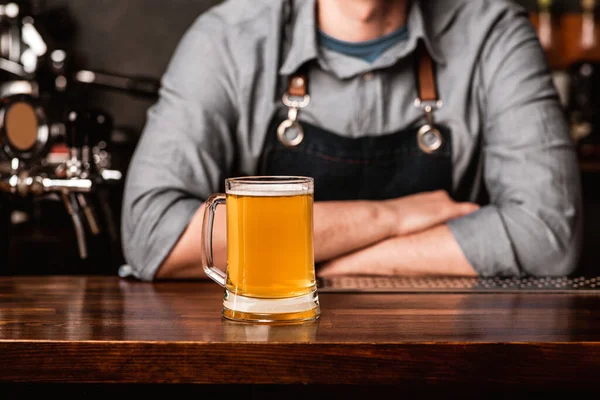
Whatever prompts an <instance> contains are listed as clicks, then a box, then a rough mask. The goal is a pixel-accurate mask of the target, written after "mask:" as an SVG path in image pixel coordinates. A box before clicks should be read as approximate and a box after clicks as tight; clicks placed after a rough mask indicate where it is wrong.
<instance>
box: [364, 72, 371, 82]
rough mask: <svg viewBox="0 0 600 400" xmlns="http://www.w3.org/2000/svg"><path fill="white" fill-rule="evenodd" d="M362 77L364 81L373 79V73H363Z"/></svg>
mask: <svg viewBox="0 0 600 400" xmlns="http://www.w3.org/2000/svg"><path fill="white" fill-rule="evenodd" d="M363 79H364V80H365V81H370V80H371V79H373V73H372V72H366V73H364V74H363Z"/></svg>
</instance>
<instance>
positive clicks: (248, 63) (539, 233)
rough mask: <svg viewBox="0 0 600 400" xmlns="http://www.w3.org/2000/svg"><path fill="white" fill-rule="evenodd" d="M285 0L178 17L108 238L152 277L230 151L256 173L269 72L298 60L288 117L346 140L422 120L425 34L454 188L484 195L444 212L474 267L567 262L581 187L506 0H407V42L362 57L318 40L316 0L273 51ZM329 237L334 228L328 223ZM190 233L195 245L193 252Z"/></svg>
mask: <svg viewBox="0 0 600 400" xmlns="http://www.w3.org/2000/svg"><path fill="white" fill-rule="evenodd" d="M283 3H284V0H227V1H225V2H224V3H222V4H220V5H218V6H216V7H214V8H212V9H211V10H209V11H207V12H206V13H204V14H202V15H201V16H200V17H199V18H198V19H197V21H196V22H195V23H194V24H193V26H191V27H190V28H189V30H188V31H187V33H186V34H185V36H184V38H183V39H182V41H181V43H180V44H179V46H178V48H177V50H176V52H175V55H174V57H173V59H172V61H171V63H170V65H169V68H168V70H167V71H166V73H165V75H164V77H163V80H162V84H163V85H162V89H161V94H160V99H159V101H158V102H157V104H156V105H154V106H153V107H152V108H151V109H150V110H149V112H148V121H147V125H146V127H145V130H144V132H143V134H142V136H141V138H140V141H139V144H138V147H137V149H136V151H135V153H134V155H133V158H132V161H131V165H130V169H129V171H128V174H127V181H126V190H125V196H124V202H123V221H122V233H123V248H124V253H125V257H126V260H127V262H128V263H129V264H130V266H131V267H132V268H133V270H134V271H135V274H136V275H137V276H138V277H139V278H140V279H143V280H152V279H153V278H154V275H155V273H156V271H157V269H158V267H159V265H160V264H161V263H162V261H163V260H164V259H165V257H166V256H167V255H168V253H169V252H170V251H171V249H172V248H173V246H174V245H175V243H176V242H177V241H178V239H179V237H180V236H181V234H182V233H183V231H184V230H185V228H186V226H187V224H188V223H189V221H190V219H191V217H192V216H193V215H194V213H195V212H196V211H197V210H198V208H199V207H200V206H201V204H202V201H203V200H204V199H206V198H207V197H208V196H209V195H210V194H211V193H213V192H215V191H218V190H219V188H220V187H222V183H223V180H224V179H225V178H226V177H227V176H228V175H229V174H230V173H233V172H232V166H233V165H234V160H236V159H237V163H238V168H240V169H241V173H242V174H249V175H251V174H254V173H256V167H257V162H258V160H259V157H260V155H261V150H262V147H263V142H264V140H265V136H266V133H267V128H268V125H269V123H270V121H271V119H272V117H273V115H274V113H277V112H285V109H284V107H283V105H282V104H281V100H280V99H281V93H280V92H279V89H278V86H280V82H278V81H279V80H281V77H283V76H285V75H287V74H290V73H292V72H294V71H295V70H296V69H297V68H298V67H299V66H300V65H301V64H303V63H304V62H305V61H308V60H316V61H317V62H316V63H313V65H315V67H313V68H312V69H311V70H310V71H309V82H310V87H309V91H310V94H311V97H312V101H311V103H310V105H309V106H308V108H306V109H304V110H303V111H302V112H301V113H300V120H302V121H307V122H310V123H312V124H315V125H318V126H321V127H323V128H325V129H328V130H330V131H333V132H336V133H339V134H341V135H345V136H348V137H360V136H363V135H381V134H384V133H389V132H394V131H398V130H400V129H405V128H408V127H413V126H414V125H415V124H420V123H422V121H423V116H422V113H421V112H420V111H419V110H418V109H416V108H415V107H414V105H413V102H414V100H415V98H416V96H417V90H416V84H415V78H414V74H413V68H412V63H411V61H410V60H411V57H410V55H411V54H412V53H413V52H414V50H415V48H416V44H417V40H418V39H420V38H422V39H424V41H425V43H426V45H427V47H428V48H429V51H430V53H431V54H432V56H433V58H434V60H435V62H436V64H437V71H438V86H439V92H440V97H441V99H442V100H443V101H444V107H443V108H442V109H441V110H439V111H437V113H436V119H437V122H439V123H440V124H444V125H446V126H448V127H449V128H450V129H451V130H452V141H453V155H452V161H453V167H454V168H453V180H454V183H453V185H454V189H455V190H458V189H459V188H462V189H465V188H466V190H467V193H468V197H469V198H470V199H471V200H475V199H477V198H478V196H479V194H480V192H481V190H482V189H483V187H485V188H486V189H487V192H488V193H489V197H490V204H489V205H486V206H484V207H482V208H481V209H480V210H479V211H477V212H476V213H474V214H471V215H469V216H467V217H464V218H459V219H455V220H452V221H450V222H449V226H450V229H451V232H452V234H453V235H454V237H455V239H456V240H457V242H458V244H459V245H460V247H461V248H462V250H463V252H464V254H465V256H466V257H467V259H468V260H469V261H470V263H471V264H472V265H473V267H474V268H475V269H476V271H477V272H478V273H479V274H481V275H483V276H493V275H521V274H532V275H557V274H567V273H570V272H571V271H573V269H574V267H575V266H576V263H577V261H578V258H579V254H580V245H581V223H582V215H581V205H580V203H581V193H580V186H579V172H578V169H577V164H576V157H575V153H574V149H573V146H572V143H571V139H570V137H569V133H568V126H567V123H566V119H565V115H564V112H563V110H562V108H561V105H560V102H559V98H558V95H557V91H556V89H555V87H554V85H553V82H552V77H551V73H550V70H549V68H548V66H547V64H546V61H545V59H544V55H543V52H542V50H541V47H540V45H539V42H538V39H537V36H536V33H535V31H534V30H533V28H532V26H531V25H530V23H529V20H528V15H527V12H526V11H525V10H524V9H523V8H521V7H520V6H518V5H517V4H515V3H513V2H511V1H508V0H426V1H424V0H421V1H419V0H416V1H413V6H412V7H411V10H410V13H409V16H408V22H407V23H408V29H409V39H408V40H406V41H402V42H399V43H398V44H397V45H395V46H394V47H392V48H390V49H389V50H387V51H386V52H385V53H384V54H382V55H381V56H380V57H379V58H378V59H377V60H376V61H375V62H374V63H373V64H369V63H367V62H365V61H363V60H360V59H357V58H352V57H349V56H344V55H342V54H338V53H335V52H332V51H328V50H327V49H324V48H320V46H319V44H318V43H317V40H316V38H317V33H316V29H317V26H316V21H315V12H314V10H315V0H302V1H296V2H295V4H296V6H295V7H294V11H293V15H294V18H293V20H294V21H293V29H292V38H291V43H290V47H289V52H288V53H287V54H286V55H285V57H282V60H279V58H280V57H279V56H280V46H279V38H280V36H281V35H280V31H281V25H282V23H283V22H282V21H283V18H282V15H283V14H282V11H281V10H282V5H283ZM340 234H341V233H340ZM199 241H200V238H198V251H200V243H199Z"/></svg>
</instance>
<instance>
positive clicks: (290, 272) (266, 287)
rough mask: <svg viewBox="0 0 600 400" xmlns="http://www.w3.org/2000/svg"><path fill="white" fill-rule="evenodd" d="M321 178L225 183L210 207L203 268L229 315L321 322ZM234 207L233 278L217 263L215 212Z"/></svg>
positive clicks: (230, 235) (230, 219)
mask: <svg viewBox="0 0 600 400" xmlns="http://www.w3.org/2000/svg"><path fill="white" fill-rule="evenodd" d="M313 199H314V179H313V178H310V177H294V176H292V177H290V176H288V177H281V176H258V177H256V176H255V177H239V178H229V179H226V180H225V193H215V194H213V195H212V196H210V197H209V198H208V199H207V200H206V203H205V207H204V218H203V222H202V236H201V238H200V240H201V247H202V267H203V268H204V272H205V273H206V275H207V276H208V277H209V278H211V279H212V280H214V281H215V282H216V283H218V284H219V285H221V286H222V287H224V288H225V293H224V295H223V309H222V312H221V313H222V315H223V317H225V318H226V319H230V320H234V321H244V322H252V323H272V322H277V323H288V322H289V323H299V322H309V321H314V320H316V319H317V318H319V316H320V315H321V307H320V305H319V295H318V293H317V285H316V282H315V263H314V249H313ZM220 205H227V273H224V272H223V271H222V270H220V269H219V268H217V267H216V266H215V264H214V260H213V253H212V231H213V225H214V220H215V212H216V211H215V210H216V208H217V207H218V206H220Z"/></svg>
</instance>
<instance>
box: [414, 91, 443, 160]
mask: <svg viewBox="0 0 600 400" xmlns="http://www.w3.org/2000/svg"><path fill="white" fill-rule="evenodd" d="M414 104H415V107H417V108H419V109H421V110H423V112H424V113H425V125H423V126H422V127H421V129H419V131H418V132H417V143H418V145H419V148H420V149H421V150H422V151H423V152H424V153H427V154H432V153H434V152H436V151H437V150H438V149H439V148H440V147H442V144H443V143H444V138H443V136H442V134H441V132H440V131H439V130H438V129H436V128H435V123H434V121H433V112H434V111H437V110H439V109H440V108H442V107H443V106H444V102H443V101H442V100H436V101H422V100H421V99H416V100H415V103H414Z"/></svg>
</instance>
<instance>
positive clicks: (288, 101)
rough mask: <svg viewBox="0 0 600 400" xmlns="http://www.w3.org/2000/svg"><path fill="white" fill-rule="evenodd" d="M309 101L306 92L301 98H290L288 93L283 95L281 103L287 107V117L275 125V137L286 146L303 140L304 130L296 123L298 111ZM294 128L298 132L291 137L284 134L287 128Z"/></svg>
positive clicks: (293, 145) (292, 145)
mask: <svg viewBox="0 0 600 400" xmlns="http://www.w3.org/2000/svg"><path fill="white" fill-rule="evenodd" d="M309 103H310V96H309V95H308V94H307V95H305V96H304V97H303V98H302V99H301V100H292V98H291V97H290V95H289V94H288V93H285V94H284V95H283V104H285V105H286V106H287V107H288V118H287V119H286V120H285V121H283V122H282V123H281V124H279V126H278V127H277V137H278V138H279V141H280V142H281V143H283V145H284V146H286V147H295V146H298V145H299V144H300V143H302V141H303V140H304V130H303V129H302V126H301V125H300V124H299V123H298V113H299V112H300V110H301V109H302V108H305V107H306V106H308V104H309ZM290 128H294V129H296V130H297V132H298V134H297V135H296V137H294V138H293V139H289V138H288V137H287V136H286V132H287V131H288V129H290Z"/></svg>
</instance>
